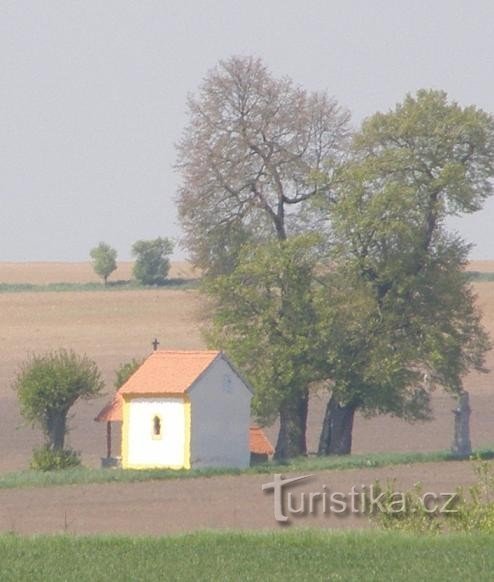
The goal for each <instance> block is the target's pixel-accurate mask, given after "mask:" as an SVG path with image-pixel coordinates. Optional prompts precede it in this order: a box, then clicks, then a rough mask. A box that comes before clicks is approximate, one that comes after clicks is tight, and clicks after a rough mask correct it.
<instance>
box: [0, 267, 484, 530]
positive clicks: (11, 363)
mask: <svg viewBox="0 0 494 582" xmlns="http://www.w3.org/2000/svg"><path fill="white" fill-rule="evenodd" d="M44 265H45V267H41V266H40V264H35V263H33V264H31V266H32V270H30V269H29V268H28V266H27V265H25V264H20V265H17V266H16V265H14V264H0V281H6V280H7V278H9V282H15V283H19V282H30V283H47V282H60V281H74V282H85V281H88V280H89V277H90V275H91V269H90V266H89V265H88V264H79V265H70V264H69V265H66V264H60V266H59V267H57V265H56V264H53V263H50V264H44ZM46 265H48V266H46ZM127 268H128V271H127V272H126V274H125V273H124V272H123V271H122V273H121V274H119V275H118V277H117V278H124V279H125V278H128V274H129V273H130V266H129V267H127ZM44 269H45V270H44ZM475 270H480V269H479V268H478V266H477V265H476V266H475ZM486 270H491V269H490V268H489V269H486ZM492 271H494V263H492ZM173 272H174V273H175V275H174V276H177V277H185V276H186V275H185V273H189V275H188V276H190V273H191V271H190V268H189V267H188V266H187V265H186V264H184V265H182V266H180V265H178V266H174V271H173ZM30 273H31V274H30ZM22 277H24V279H23V278H22ZM69 277H72V279H70V278H69ZM475 290H476V292H477V294H478V302H479V306H480V308H481V310H482V311H483V314H484V323H485V325H486V327H487V328H488V330H489V331H490V333H491V335H492V336H493V337H494V283H476V284H475ZM204 309H205V306H204V305H203V304H202V303H201V299H200V297H199V294H198V292H197V291H195V290H174V289H157V290H155V289H150V290H126V291H115V292H105V291H101V292H70V293H69V292H64V293H55V292H52V293H44V292H43V293H40V292H38V293H15V294H11V293H5V294H0V452H1V454H0V473H2V472H8V471H13V470H19V469H23V468H26V467H27V465H28V463H29V459H30V455H31V450H32V448H33V446H38V445H39V444H41V442H42V438H41V435H40V432H39V430H33V429H31V428H30V427H27V426H25V425H24V424H23V423H22V421H21V418H20V416H19V413H18V406H17V402H16V398H15V395H14V394H13V392H12V390H11V387H10V386H11V383H12V380H13V378H14V377H15V373H16V370H17V368H18V366H19V364H20V363H21V362H22V361H23V360H24V359H25V358H26V356H27V355H28V354H29V352H41V351H45V350H50V349H56V348H58V347H66V348H73V349H75V350H77V351H78V352H85V353H87V354H88V355H89V356H90V357H92V358H94V359H95V361H96V362H97V364H98V365H99V367H100V368H101V370H102V372H103V375H104V378H105V381H106V384H107V395H105V396H102V397H101V398H99V399H98V400H96V401H92V402H82V403H79V404H78V405H77V406H76V407H75V408H74V411H73V412H74V414H73V418H72V419H71V432H70V435H69V443H70V445H71V446H73V447H74V448H75V449H77V450H80V451H82V454H83V462H84V464H86V465H88V466H98V465H99V462H100V456H101V455H102V454H103V452H104V450H105V427H104V426H103V425H100V424H98V423H95V422H94V421H93V418H94V416H95V415H96V413H97V412H98V410H99V409H100V408H101V407H102V406H103V404H104V403H105V402H106V400H107V398H108V396H109V395H110V394H111V393H112V391H113V387H112V385H113V378H114V370H115V369H116V367H117V366H118V365H119V364H120V363H122V362H124V361H128V360H129V359H131V358H133V357H142V356H144V355H146V354H147V353H149V352H150V350H151V341H152V340H153V338H154V337H157V338H158V339H159V340H160V342H161V347H162V348H178V349H188V348H191V349H192V348H196V349H197V348H202V347H204V343H203V340H202V338H201V334H200V329H199V321H200V319H201V317H203V316H204ZM487 366H488V367H489V368H490V369H492V370H494V351H493V352H491V353H490V354H489V355H488V359H487ZM492 384H493V373H492V372H491V373H489V374H484V375H479V374H471V375H469V376H468V377H467V378H466V380H465V385H466V387H467V388H468V389H469V390H470V393H471V405H472V441H473V445H474V446H475V447H481V446H492V445H494V387H493V386H492ZM325 402H326V395H325V394H314V396H313V398H312V400H311V408H310V415H309V431H308V437H309V447H310V449H311V450H315V448H316V446H317V439H318V436H319V429H320V423H321V417H322V413H323V410H324V406H325ZM433 402H434V411H435V419H434V420H433V421H432V422H428V423H415V424H408V423H406V422H403V421H401V420H398V419H394V418H389V417H379V418H374V419H364V418H362V417H358V418H357V419H356V422H355V431H354V451H355V452H378V451H433V450H439V449H447V448H449V446H450V444H451V440H452V435H453V414H452V408H453V406H454V401H453V400H452V399H451V398H450V397H448V396H447V395H445V394H443V393H438V394H436V395H434V398H433ZM268 434H269V436H270V438H271V439H272V440H273V441H274V440H275V437H276V430H275V427H271V428H269V429H268ZM117 440H118V434H115V441H117ZM421 467H422V466H421ZM444 467H447V476H443V469H441V468H439V467H435V466H434V465H423V469H420V471H422V473H420V474H421V475H422V474H423V477H424V480H427V479H432V480H433V482H434V483H435V484H436V485H437V486H439V485H441V484H442V482H443V481H444V482H445V483H446V484H447V483H454V484H455V485H457V484H460V482H462V483H463V482H464V481H465V480H467V481H468V480H469V479H471V471H470V469H469V468H468V463H463V464H459V467H461V468H459V469H458V471H459V473H458V475H457V476H455V475H456V474H453V473H451V471H453V468H454V467H456V464H451V463H448V464H447V465H445V466H444ZM400 471H405V473H403V475H405V476H406V475H409V476H410V478H414V477H413V475H414V472H415V469H414V467H411V468H405V467H404V468H393V469H391V468H389V469H386V470H383V469H382V470H380V473H379V475H380V478H383V476H384V477H387V476H392V475H395V474H397V476H398V477H399V476H400V475H401V473H400ZM406 471H409V473H407V472H406ZM455 471H456V469H455ZM396 472H398V473H396ZM352 473H353V472H351V471H345V472H341V479H342V480H341V483H342V485H341V486H343V485H345V484H346V483H347V481H346V480H347V479H350V477H351V476H352ZM333 474H334V475H336V473H333V472H332V473H331V479H333ZM337 474H338V475H340V473H339V472H338V473H337ZM353 474H354V475H355V473H353ZM365 475H366V474H365ZM376 475H377V473H376ZM357 476H358V477H359V480H360V473H358V474H357ZM453 477H454V479H453ZM362 478H363V477H362ZM369 478H370V477H369ZM338 479H340V477H339V476H338ZM264 480H266V479H265V477H263V476H260V477H254V476H248V477H247V476H245V477H236V478H233V477H224V478H215V479H194V480H177V481H175V480H173V481H170V482H166V483H164V482H157V483H146V484H118V485H117V484H112V485H91V486H85V487H75V486H71V487H66V488H58V487H56V488H50V489H49V490H48V489H46V490H25V491H21V490H19V491H3V492H0V530H6V529H16V530H17V529H19V531H44V530H45V529H46V531H59V530H60V527H62V526H61V525H60V519H62V520H63V515H64V511H65V509H64V508H70V511H69V509H67V513H68V521H69V522H72V521H73V522H74V523H75V524H77V525H75V526H74V531H80V532H89V531H94V532H96V531H126V532H128V533H133V532H135V533H146V532H148V533H158V532H168V531H178V530H183V529H187V528H189V529H193V528H194V527H215V526H218V527H219V526H225V527H251V526H252V527H254V526H255V527H273V523H272V518H271V513H269V515H268V517H267V518H266V521H262V520H261V521H256V520H258V517H256V515H257V513H256V515H250V510H249V507H250V504H251V503H256V504H258V505H256V507H258V506H259V508H261V509H262V507H264V506H266V507H268V506H269V508H270V507H271V505H270V504H271V500H266V499H265V498H263V497H259V491H258V490H259V483H260V482H262V481H264ZM417 480H418V477H417V478H415V481H417ZM338 482H340V481H338ZM359 482H360V481H359ZM413 482H414V481H413ZM191 495H192V496H194V495H195V496H196V498H197V503H194V504H192V505H191V506H190V507H189V505H188V501H187V500H189V501H190V496H191ZM249 495H250V497H249ZM253 496H255V499H254V497H253ZM258 498H259V499H258ZM221 499H223V503H224V506H225V510H224V513H223V514H221V512H220V513H216V512H215V511H213V508H214V507H216V505H217V504H219V503H220V500H221ZM263 499H264V501H263ZM263 503H264V505H263ZM160 504H163V510H162V511H161V510H160V511H161V513H158V514H155V513H154V512H155V510H157V509H156V508H157V507H158V506H159V507H161V505H160ZM208 504H209V505H210V506H208ZM55 506H56V507H57V510H56V511H53V514H52V517H50V511H49V508H50V507H51V508H52V509H53V508H55ZM34 507H37V509H36V511H34V510H33V508H34ZM175 507H176V508H177V509H174V508H175ZM165 510H166V511H165ZM181 511H183V514H182V513H181ZM182 515H183V516H187V517H184V519H183V520H182V518H181V517H180V516H182ZM222 515H223V517H221V516H222ZM30 516H31V517H30ZM60 516H62V517H60ZM98 516H99V517H98ZM98 520H99V521H98ZM333 521H334V520H333ZM13 522H15V524H14V525H12V524H13ZM44 524H45V525H46V528H45V525H44ZM69 529H70V528H69Z"/></svg>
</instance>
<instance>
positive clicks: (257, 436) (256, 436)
mask: <svg viewBox="0 0 494 582" xmlns="http://www.w3.org/2000/svg"><path fill="white" fill-rule="evenodd" d="M249 448H250V452H251V453H255V454H257V455H272V454H273V453H274V449H273V445H272V444H271V443H270V442H269V440H268V437H267V436H266V435H265V434H264V431H263V430H262V429H261V428H259V427H258V426H251V427H250V429H249Z"/></svg>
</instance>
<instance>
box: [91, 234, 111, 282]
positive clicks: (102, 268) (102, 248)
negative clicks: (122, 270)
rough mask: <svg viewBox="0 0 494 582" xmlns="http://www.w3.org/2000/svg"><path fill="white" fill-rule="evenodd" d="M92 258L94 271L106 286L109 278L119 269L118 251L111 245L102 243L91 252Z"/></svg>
mask: <svg viewBox="0 0 494 582" xmlns="http://www.w3.org/2000/svg"><path fill="white" fill-rule="evenodd" d="M90 256H91V258H92V260H93V269H94V271H95V272H96V274H97V275H99V276H100V277H101V278H102V279H103V281H104V283H105V285H106V283H107V281H108V277H109V276H110V275H111V274H112V273H113V271H115V270H116V268H117V251H116V250H115V249H113V248H112V247H111V246H110V245H108V244H106V243H104V242H100V243H99V245H98V246H97V247H95V248H94V249H92V250H91V252H90Z"/></svg>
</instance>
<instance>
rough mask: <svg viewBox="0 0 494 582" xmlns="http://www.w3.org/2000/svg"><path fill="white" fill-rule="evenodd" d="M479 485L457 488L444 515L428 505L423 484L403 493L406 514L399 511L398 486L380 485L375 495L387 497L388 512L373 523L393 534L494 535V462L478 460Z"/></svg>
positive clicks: (375, 516) (438, 505) (437, 507)
mask: <svg viewBox="0 0 494 582" xmlns="http://www.w3.org/2000/svg"><path fill="white" fill-rule="evenodd" d="M474 473H475V476H476V478H477V482H476V483H475V484H474V485H473V486H471V487H469V488H468V489H467V490H465V489H464V488H462V487H457V488H456V491H455V492H454V493H455V499H454V503H453V504H451V505H449V504H448V507H447V511H441V506H442V504H441V503H435V506H434V507H432V508H429V507H428V506H427V503H424V497H423V495H424V490H423V487H422V485H421V484H420V483H417V484H416V485H415V486H414V487H413V488H412V489H410V490H408V491H405V492H403V494H404V497H405V499H406V503H405V504H404V506H403V507H404V510H403V511H393V504H395V507H396V487H395V482H394V481H393V482H388V483H386V486H385V487H382V486H381V485H380V484H379V482H377V483H376V489H375V494H376V495H377V494H379V493H382V494H383V502H382V505H383V506H384V508H385V511H383V512H381V511H376V512H375V513H373V514H372V515H371V519H372V520H373V521H374V522H375V523H376V524H377V525H379V526H380V527H382V528H384V529H390V530H401V531H410V532H414V533H424V532H434V533H439V532H450V531H461V532H470V533H473V532H475V533H478V532H484V533H491V534H492V533H494V474H493V467H492V462H488V461H486V460H481V459H480V458H478V457H477V460H476V462H475V463H474Z"/></svg>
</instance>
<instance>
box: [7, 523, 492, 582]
mask: <svg viewBox="0 0 494 582" xmlns="http://www.w3.org/2000/svg"><path fill="white" fill-rule="evenodd" d="M493 543H494V536H492V535H480V534H476V535H471V534H470V535H468V534H455V535H453V534H449V535H445V536H426V535H422V536H419V535H411V534H396V533H393V534H390V533H382V532H375V531H370V532H351V533H347V532H337V533H336V532H335V533H330V532H327V531H326V532H324V531H309V530H290V531H286V532H276V533H275V532H269V533H239V532H222V533H213V532H201V533H195V534H190V535H183V536H173V537H167V538H154V539H152V538H124V537H102V536H95V537H71V536H39V537H32V538H23V537H18V536H14V535H6V536H2V537H0V555H1V562H0V576H1V579H2V580H5V581H16V580H22V581H24V580H31V581H37V580H40V581H45V580H50V582H56V581H58V580H64V581H67V582H70V581H72V580H74V581H85V580H91V581H93V582H96V581H100V580H101V581H105V580H121V581H124V580H129V581H130V580H146V581H154V580H159V581H161V580H169V581H171V580H180V581H184V580H185V581H187V580H193V581H196V580H232V581H233V580H235V581H250V580H252V581H257V580H270V581H271V580H300V581H304V580H345V581H347V580H366V581H369V582H371V581H380V582H381V581H383V580H393V581H408V580H413V581H416V580H422V579H425V578H426V577H427V578H426V579H427V580H428V581H438V580H461V579H463V580H480V581H483V580H486V581H487V580H492V572H494V552H492V546H493Z"/></svg>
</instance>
